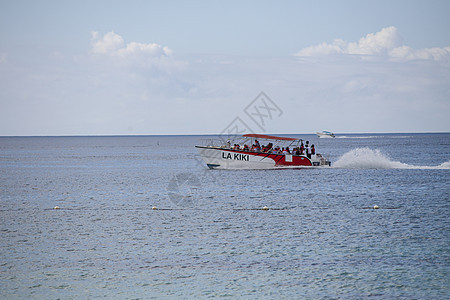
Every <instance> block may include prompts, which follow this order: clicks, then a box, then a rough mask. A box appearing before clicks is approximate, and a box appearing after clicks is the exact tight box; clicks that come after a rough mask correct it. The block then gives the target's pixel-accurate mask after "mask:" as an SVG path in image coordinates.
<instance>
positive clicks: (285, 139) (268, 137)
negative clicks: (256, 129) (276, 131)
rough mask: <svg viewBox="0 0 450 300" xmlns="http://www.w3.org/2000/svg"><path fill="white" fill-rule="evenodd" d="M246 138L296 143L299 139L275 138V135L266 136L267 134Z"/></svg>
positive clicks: (249, 135) (251, 135) (250, 135)
mask: <svg viewBox="0 0 450 300" xmlns="http://www.w3.org/2000/svg"><path fill="white" fill-rule="evenodd" d="M243 136H245V137H252V138H258V139H266V140H279V141H280V140H281V141H296V140H298V139H294V138H289V137H281V136H273V135H265V134H253V133H252V134H244V135H243Z"/></svg>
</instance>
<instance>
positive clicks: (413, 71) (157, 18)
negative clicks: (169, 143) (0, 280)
mask: <svg viewBox="0 0 450 300" xmlns="http://www.w3.org/2000/svg"><path fill="white" fill-rule="evenodd" d="M449 11H450V2H449V1H361V0H359V1H95V0H94V1H20V0H16V1H0V79H1V81H0V88H1V91H0V135H73V134H203V133H220V132H221V131H222V130H223V128H224V127H226V126H227V125H228V124H229V123H230V122H231V121H232V120H233V119H234V118H235V117H237V116H239V117H245V114H244V113H243V110H244V108H245V107H246V106H247V104H249V103H250V102H251V101H252V100H253V99H254V98H255V97H256V96H257V95H258V94H259V92H261V91H264V92H265V93H266V94H267V95H268V96H269V97H270V98H271V99H272V100H273V101H274V102H275V103H276V104H277V105H278V106H279V107H280V108H281V109H282V110H283V114H282V115H281V116H280V117H279V118H277V119H276V120H272V121H271V122H268V123H267V124H266V126H265V128H263V129H262V130H264V131H265V132H271V133H311V132H315V131H317V130H322V129H328V130H333V131H336V132H423V131H450V121H449V118H448V115H450V83H449V82H450V48H449V47H450V18H448V12H449ZM299 120H302V121H301V122H299ZM418 120H421V121H420V122H419V121H418ZM294 124H295V125H294ZM260 130H261V129H260Z"/></svg>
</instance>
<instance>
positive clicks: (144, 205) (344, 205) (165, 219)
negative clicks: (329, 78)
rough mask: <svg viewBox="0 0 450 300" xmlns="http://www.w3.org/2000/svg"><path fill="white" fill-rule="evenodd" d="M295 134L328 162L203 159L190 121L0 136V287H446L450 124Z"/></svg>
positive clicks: (300, 291)
mask: <svg viewBox="0 0 450 300" xmlns="http://www.w3.org/2000/svg"><path fill="white" fill-rule="evenodd" d="M299 137H302V138H304V139H309V140H310V141H312V142H313V143H314V144H315V145H316V149H317V151H318V152H321V153H323V154H324V155H326V156H327V157H328V158H330V159H331V161H332V163H333V167H332V168H317V169H305V168H304V169H285V170H234V171H233V170H228V171H224V170H222V171H221V170H208V169H207V168H206V166H205V165H204V164H203V163H202V162H201V161H200V160H199V158H198V156H197V153H196V150H195V148H194V145H195V144H198V143H200V139H201V138H202V137H199V136H142V137H28V138H25V137H20V138H19V137H8V138H0V222H1V223H0V232H1V235H0V298H2V299H17V298H19V299H30V298H37V299H57V298H61V299H78V298H80V297H81V298H100V297H106V298H131V299H136V298H142V299H148V298H158V299H159V298H191V299H193V298H208V297H229V298H253V299H255V298H272V299H273V298H279V297H281V298H285V299H293V298H297V299H298V298H325V299H333V298H340V299H355V298H374V299H378V298H380V299H381V298H383V299H385V298H400V299H444V298H448V297H449V296H450V277H449V276H450V273H449V271H450V251H449V249H450V239H449V237H450V233H449V229H450V221H449V211H450V199H449V194H450V188H449V181H450V170H449V168H450V134H385V135H381V134H377V135H346V136H340V137H337V138H335V139H318V138H317V137H315V136H312V135H309V136H308V135H306V136H299ZM375 205H376V206H378V207H379V208H378V209H374V208H373V207H374V206H375ZM56 206H57V207H59V209H54V208H55V207H56ZM265 206H266V207H267V208H268V210H263V209H262V208H263V207H265Z"/></svg>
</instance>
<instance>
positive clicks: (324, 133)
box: [316, 130, 335, 138]
mask: <svg viewBox="0 0 450 300" xmlns="http://www.w3.org/2000/svg"><path fill="white" fill-rule="evenodd" d="M316 134H317V136H318V137H320V138H334V137H335V136H334V133H332V132H331V131H326V130H324V131H322V132H316Z"/></svg>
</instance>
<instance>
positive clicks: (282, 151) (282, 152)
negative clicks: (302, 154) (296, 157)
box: [281, 147, 289, 155]
mask: <svg viewBox="0 0 450 300" xmlns="http://www.w3.org/2000/svg"><path fill="white" fill-rule="evenodd" d="M281 154H283V155H286V154H289V152H288V151H287V150H286V149H285V148H284V147H283V150H281Z"/></svg>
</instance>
